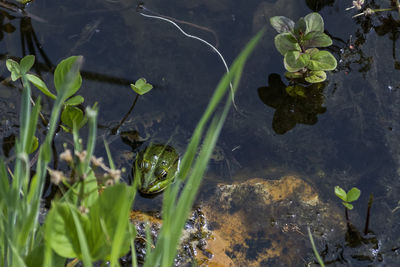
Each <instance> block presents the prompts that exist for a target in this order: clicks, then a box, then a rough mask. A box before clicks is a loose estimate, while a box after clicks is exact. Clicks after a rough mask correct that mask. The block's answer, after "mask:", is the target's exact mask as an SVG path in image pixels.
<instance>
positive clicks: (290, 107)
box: [258, 73, 327, 134]
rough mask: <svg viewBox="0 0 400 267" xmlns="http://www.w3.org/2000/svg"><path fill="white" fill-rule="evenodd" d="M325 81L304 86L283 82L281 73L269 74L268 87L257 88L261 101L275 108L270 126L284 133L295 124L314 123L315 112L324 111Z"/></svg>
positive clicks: (316, 116) (315, 118)
mask: <svg viewBox="0 0 400 267" xmlns="http://www.w3.org/2000/svg"><path fill="white" fill-rule="evenodd" d="M326 84H327V83H326V82H322V83H314V84H309V85H307V86H303V85H299V84H297V85H294V86H292V85H286V84H285V83H284V82H283V81H282V79H281V77H280V75H278V74H276V73H273V74H270V75H269V76H268V86H264V87H260V88H258V96H259V98H260V99H261V101H262V102H263V103H264V104H265V105H267V106H270V107H272V108H274V109H275V112H274V117H273V119H272V128H273V130H274V131H275V132H276V133H278V134H285V133H286V132H288V131H290V130H291V129H293V128H294V127H295V126H296V125H297V124H298V123H301V124H306V125H314V124H316V123H317V122H318V115H319V114H323V113H324V112H325V111H326V107H323V103H324V95H323V90H324V88H325V86H326Z"/></svg>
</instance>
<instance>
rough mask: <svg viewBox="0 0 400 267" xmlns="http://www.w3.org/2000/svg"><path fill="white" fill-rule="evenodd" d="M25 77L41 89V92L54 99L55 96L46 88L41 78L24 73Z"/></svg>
mask: <svg viewBox="0 0 400 267" xmlns="http://www.w3.org/2000/svg"><path fill="white" fill-rule="evenodd" d="M26 77H27V78H28V80H29V81H30V82H31V83H32V84H33V85H34V86H35V87H36V88H37V89H39V90H40V91H42V93H43V94H45V95H47V96H48V97H50V98H52V99H56V96H55V95H54V94H52V93H51V92H50V90H49V89H48V88H47V86H46V84H45V83H44V81H42V79H40V78H39V77H37V76H36V75H33V74H29V73H28V74H26Z"/></svg>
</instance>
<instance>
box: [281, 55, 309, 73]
mask: <svg viewBox="0 0 400 267" xmlns="http://www.w3.org/2000/svg"><path fill="white" fill-rule="evenodd" d="M309 59H310V56H309V55H308V54H302V53H300V52H299V51H289V52H287V53H286V54H285V57H284V59H283V62H284V64H285V68H286V70H287V71H290V72H296V71H299V70H301V69H302V68H304V67H305V66H307V64H308V62H309Z"/></svg>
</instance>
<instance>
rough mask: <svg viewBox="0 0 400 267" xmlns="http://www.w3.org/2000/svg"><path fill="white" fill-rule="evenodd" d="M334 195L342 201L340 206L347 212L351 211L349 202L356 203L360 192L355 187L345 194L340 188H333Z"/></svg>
mask: <svg viewBox="0 0 400 267" xmlns="http://www.w3.org/2000/svg"><path fill="white" fill-rule="evenodd" d="M335 195H336V196H337V197H338V198H340V199H341V200H343V202H342V204H343V205H344V206H345V207H346V208H347V209H349V210H352V209H353V205H352V204H350V202H353V201H356V200H357V199H358V198H359V197H360V195H361V191H360V189H358V188H357V187H353V188H352V189H350V190H349V191H348V192H347V193H346V191H345V190H344V189H343V188H341V187H340V186H335Z"/></svg>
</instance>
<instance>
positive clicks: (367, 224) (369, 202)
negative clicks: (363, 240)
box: [364, 193, 374, 235]
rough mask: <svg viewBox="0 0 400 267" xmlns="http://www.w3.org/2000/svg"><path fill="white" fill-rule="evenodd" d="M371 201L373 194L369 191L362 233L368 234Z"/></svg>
mask: <svg viewBox="0 0 400 267" xmlns="http://www.w3.org/2000/svg"><path fill="white" fill-rule="evenodd" d="M373 201H374V195H373V194H372V193H371V194H370V195H369V200H368V209H367V218H366V220H365V228H364V235H366V234H368V226H369V217H370V215H371V207H372V202H373Z"/></svg>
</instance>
